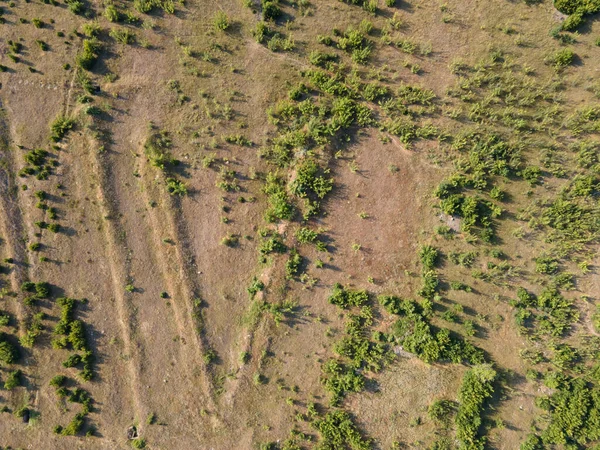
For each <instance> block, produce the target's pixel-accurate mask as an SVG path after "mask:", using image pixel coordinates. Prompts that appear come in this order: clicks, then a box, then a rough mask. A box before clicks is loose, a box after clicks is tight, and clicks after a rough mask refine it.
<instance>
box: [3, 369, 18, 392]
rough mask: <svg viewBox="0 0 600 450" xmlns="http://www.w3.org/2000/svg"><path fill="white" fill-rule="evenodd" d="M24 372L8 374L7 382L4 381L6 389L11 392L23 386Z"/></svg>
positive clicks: (16, 371)
mask: <svg viewBox="0 0 600 450" xmlns="http://www.w3.org/2000/svg"><path fill="white" fill-rule="evenodd" d="M21 376H22V372H21V371H20V370H14V371H12V372H10V373H9V374H8V376H7V377H6V381H4V389H6V390H7V391H11V390H13V389H14V388H16V387H17V386H20V385H21Z"/></svg>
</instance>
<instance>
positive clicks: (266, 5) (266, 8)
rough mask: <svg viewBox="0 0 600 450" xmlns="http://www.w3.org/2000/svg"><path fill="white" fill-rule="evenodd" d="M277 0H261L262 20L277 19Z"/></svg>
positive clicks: (278, 12)
mask: <svg viewBox="0 0 600 450" xmlns="http://www.w3.org/2000/svg"><path fill="white" fill-rule="evenodd" d="M277 3H278V2H277V1H268V0H267V1H265V0H262V17H263V20H266V21H269V20H277V19H278V18H279V17H280V16H281V9H280V8H279V6H277Z"/></svg>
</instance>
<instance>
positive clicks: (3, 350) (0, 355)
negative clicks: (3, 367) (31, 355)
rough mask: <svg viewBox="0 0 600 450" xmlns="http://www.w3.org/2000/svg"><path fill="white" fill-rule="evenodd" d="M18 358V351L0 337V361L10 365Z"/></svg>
mask: <svg viewBox="0 0 600 450" xmlns="http://www.w3.org/2000/svg"><path fill="white" fill-rule="evenodd" d="M18 358H19V351H18V350H17V348H16V347H14V346H13V345H12V344H11V343H10V342H8V341H6V340H4V336H2V335H0V361H1V362H3V363H5V364H12V363H14V362H15V361H16V360H17V359H18Z"/></svg>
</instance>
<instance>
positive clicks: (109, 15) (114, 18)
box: [104, 5, 121, 22]
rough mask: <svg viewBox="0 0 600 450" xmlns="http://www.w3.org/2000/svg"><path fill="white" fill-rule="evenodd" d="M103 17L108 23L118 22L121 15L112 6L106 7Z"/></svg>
mask: <svg viewBox="0 0 600 450" xmlns="http://www.w3.org/2000/svg"><path fill="white" fill-rule="evenodd" d="M104 17H106V19H107V20H108V21H109V22H118V21H119V20H120V19H121V13H119V11H118V10H117V8H115V7H114V6H113V5H108V6H107V7H106V8H105V9H104Z"/></svg>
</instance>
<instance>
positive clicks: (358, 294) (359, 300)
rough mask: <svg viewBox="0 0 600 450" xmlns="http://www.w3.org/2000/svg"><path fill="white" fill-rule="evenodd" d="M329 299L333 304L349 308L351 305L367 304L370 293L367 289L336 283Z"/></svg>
mask: <svg viewBox="0 0 600 450" xmlns="http://www.w3.org/2000/svg"><path fill="white" fill-rule="evenodd" d="M328 300H329V303H331V304H333V305H337V306H339V307H340V308H342V309H347V308H349V307H351V306H363V305H366V304H367V303H368V301H369V294H368V293H367V291H365V290H350V289H345V288H344V286H342V285H341V284H339V283H336V284H335V285H334V286H333V291H332V293H331V295H330V296H329V299H328Z"/></svg>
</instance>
